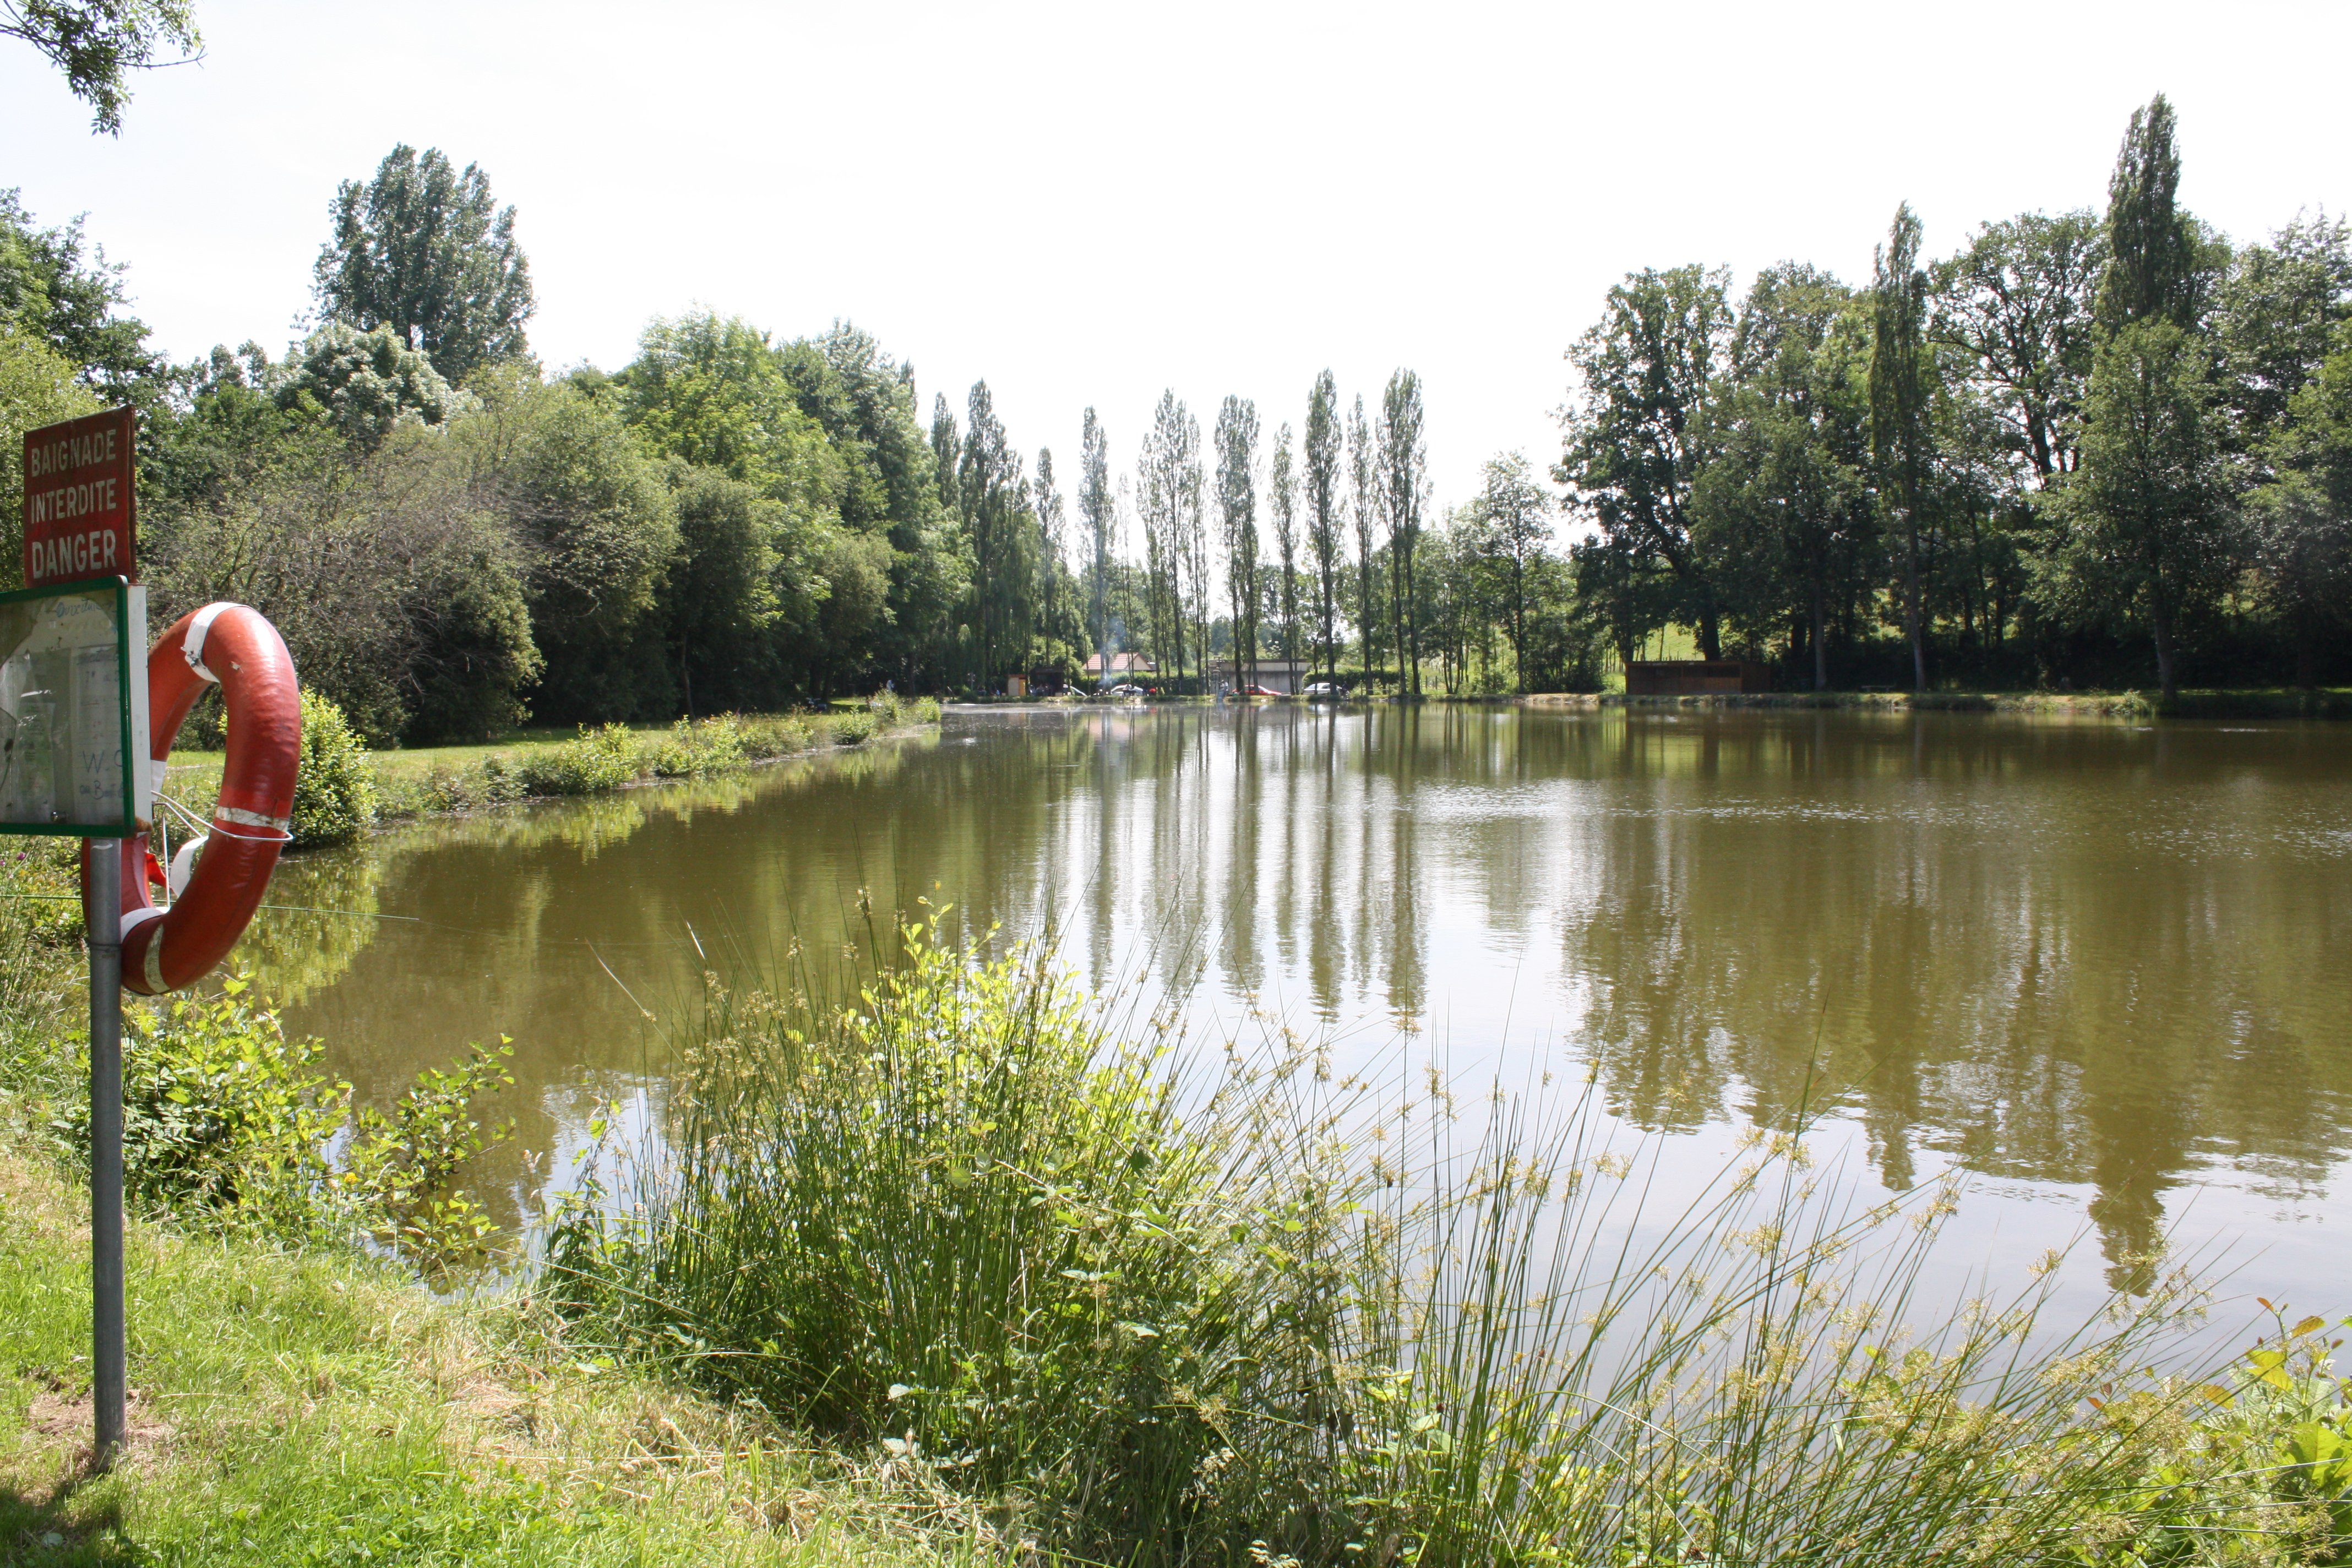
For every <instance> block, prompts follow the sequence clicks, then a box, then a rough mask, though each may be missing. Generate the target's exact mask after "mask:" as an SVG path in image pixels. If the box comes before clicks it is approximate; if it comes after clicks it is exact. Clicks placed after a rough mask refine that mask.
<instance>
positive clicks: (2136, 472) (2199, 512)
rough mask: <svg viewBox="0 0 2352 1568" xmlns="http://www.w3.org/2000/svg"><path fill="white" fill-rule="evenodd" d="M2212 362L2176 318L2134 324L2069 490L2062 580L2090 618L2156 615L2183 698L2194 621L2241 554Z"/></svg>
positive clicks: (2097, 406) (2109, 364) (2165, 679)
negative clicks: (2186, 642)
mask: <svg viewBox="0 0 2352 1568" xmlns="http://www.w3.org/2000/svg"><path fill="white" fill-rule="evenodd" d="M2210 364H2211V362H2210V357H2209V356H2208V354H2207V353H2206V352H2205V348H2204V345H2203V344H2202V343H2201V342H2199V341H2198V340H2197V339H2196V338H2195V337H2193V336H2192V335H2191V334H2189V333H2188V332H2184V331H2181V330H2180V329H2179V327H2177V326H2174V325H2173V324H2172V323H2171V322H2170V321H2165V320H2151V321H2139V322H2135V323H2133V324H2131V325H2128V326H2126V327H2125V328H2123V329H2122V330H2121V331H2118V332H2117V333H2116V336H2115V338H2114V339H2113V340H2112V341H2110V342H2107V343H2106V344H2105V345H2103V346H2102V347H2101V349H2100V351H2099V357H2098V362H2097V366H2096V368H2095V370H2094V371H2093V373H2092V376H2091V394H2090V402H2089V407H2088V409H2087V411H2086V418H2085V421H2084V433H2083V455H2084V471H2083V473H2082V474H2081V475H2080V476H2078V477H2077V478H2076V479H2075V480H2074V482H2073V483H2072V484H2070V485H2069V486H2068V487H2067V489H2066V491H2065V496H2064V503H2063V504H2064V514H2065V516H2066V517H2067V518H2068V520H2069V521H2071V522H2072V523H2073V524H2074V527H2073V529H2072V531H2070V533H2069V535H2068V537H2067V538H2066V540H2065V542H2064V543H2063V546H2062V547H2061V550H2060V551H2059V552H2058V553H2057V556H2056V561H2055V565H2056V567H2057V574H2056V575H2054V576H2053V588H2054V589H2055V590H2056V591H2057V592H2058V593H2060V594H2063V595H2070V596H2071V597H2072V598H2073V600H2074V603H2075V604H2077V605H2081V606H2082V607H2083V609H2084V611H2086V612H2087V613H2088V614H2090V615H2099V614H2102V613H2104V614H2106V615H2116V614H2118V613H2133V612H2137V614H2139V615H2141V616H2145V617H2146V624H2147V626H2149V627H2150V628H2151V629H2152V630H2153V632H2154V635H2155V641H2156V652H2157V663H2158V672H2159V678H2160V679H2161V681H2162V684H2163V689H2164V695H2165V696H2166V697H2167V698H2170V697H2173V696H2176V695H2178V693H2179V678H2178V674H2177V665H2176V658H2177V646H2178V638H2179V636H2180V634H2181V631H2182V629H2183V627H2184V624H2185V623H2188V622H2189V621H2191V620H2192V619H2193V618H2194V617H2196V616H2199V615H2200V613H2201V612H2203V611H2204V610H2205V609H2206V608H2207V607H2208V606H2210V605H2211V604H2212V603H2213V602H2214V601H2215V600H2216V599H2217V598H2218V597H2219V595H2221V592H2222V590H2223V589H2224V588H2225V587H2226V585H2227V584H2228V583H2229V581H2230V578H2231V574H2232V572H2233V570H2234V568H2235V566H2236V564H2237V562H2238V560H2239V558H2240V552H2239V547H2238V546H2239V542H2238V538H2237V535H2236V531H2235V529H2234V527H2233V526H2232V525H2233V522H2234V517H2233V509H2232V506H2231V495H2230V493H2229V489H2228V485H2227V480H2226V478H2225V475H2224V471H2223V468H2222V447H2221V430H2220V428H2219V421H2218V418H2217V415H2218V410H2217V408H2216V405H2215V397H2214V391H2213V385H2212V373H2211V368H2210Z"/></svg>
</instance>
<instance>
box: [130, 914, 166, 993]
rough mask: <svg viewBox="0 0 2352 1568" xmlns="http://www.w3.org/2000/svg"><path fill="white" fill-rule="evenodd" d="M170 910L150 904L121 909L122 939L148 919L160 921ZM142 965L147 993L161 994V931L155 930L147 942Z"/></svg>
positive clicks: (162, 985) (162, 986) (162, 990)
mask: <svg viewBox="0 0 2352 1568" xmlns="http://www.w3.org/2000/svg"><path fill="white" fill-rule="evenodd" d="M170 912H171V911H170V910H159V909H155V908H153V907H152V906H151V907H149V908H146V909H139V910H125V911H123V916H122V935H123V938H124V940H126V941H128V940H129V938H130V936H131V932H132V931H137V930H138V929H139V928H140V927H141V926H143V925H145V924H146V923H147V922H148V921H160V920H162V919H163V917H164V916H165V915H167V914H169V913H170ZM142 968H143V969H144V970H145V971H146V973H147V994H149V995H150V996H161V995H162V994H163V992H164V989H165V987H164V984H163V932H162V931H157V932H156V933H155V935H154V938H153V939H152V941H150V942H148V943H147V961H146V963H144V964H143V965H142Z"/></svg>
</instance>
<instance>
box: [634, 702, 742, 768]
mask: <svg viewBox="0 0 2352 1568" xmlns="http://www.w3.org/2000/svg"><path fill="white" fill-rule="evenodd" d="M750 757H751V748H750V744H749V742H748V741H747V740H746V738H745V736H744V733H743V726H742V725H741V724H740V722H739V721H737V720H736V718H735V716H734V715H733V714H731V713H729V714H722V715H720V716H719V718H716V719H705V720H703V721H701V722H700V723H696V722H694V721H690V720H686V719H680V720H679V721H677V723H675V724H673V725H671V726H670V729H669V733H668V735H667V736H666V737H664V738H663V739H662V740H661V742H658V743H657V744H656V745H655V746H654V748H653V760H652V763H651V767H652V770H653V774H654V776H655V777H656V778H663V779H679V778H692V777H694V776H695V775H697V774H699V773H717V772H719V771H720V770H721V769H724V768H733V767H740V766H741V765H742V764H743V763H745V762H746V761H748V760H749V759H750Z"/></svg>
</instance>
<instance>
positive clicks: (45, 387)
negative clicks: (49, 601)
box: [0, 321, 100, 592]
mask: <svg viewBox="0 0 2352 1568" xmlns="http://www.w3.org/2000/svg"><path fill="white" fill-rule="evenodd" d="M74 370H75V367H74V365H73V363H71V362H70V361H68V359H67V358H66V357H65V356H64V355H63V354H60V353H58V352H57V351H56V350H55V349H53V348H51V347H50V346H49V345H48V344H47V343H45V342H42V341H41V340H40V339H39V338H37V337H36V336H34V335H33V334H32V333H30V332H24V331H17V330H16V328H15V327H13V326H11V325H9V324H7V323H6V322H5V321H0V592H5V591H6V590H9V589H15V588H21V587H23V586H24V584H23V582H22V581H21V580H20V579H21V578H22V576H23V574H24V570H25V564H24V536H23V534H22V532H21V530H22V528H23V526H24V522H23V519H24V515H25V511H24V495H25V476H24V472H23V469H24V462H25V432H26V431H27V430H37V429H39V428H40V427H41V426H44V425H55V424H57V423H58V422H60V421H62V420H67V419H76V418H79V417H80V416H82V415H85V414H94V413H96V412H98V409H99V407H100V404H99V401H98V399H97V398H96V397H95V396H93V395H91V394H90V392H89V389H88V388H86V387H84V386H82V385H81V384H79V382H77V381H76V379H75V377H74Z"/></svg>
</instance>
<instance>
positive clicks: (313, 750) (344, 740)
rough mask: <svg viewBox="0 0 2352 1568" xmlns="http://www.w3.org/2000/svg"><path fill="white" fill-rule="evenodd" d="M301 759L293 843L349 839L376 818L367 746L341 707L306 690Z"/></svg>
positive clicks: (319, 843)
mask: <svg viewBox="0 0 2352 1568" xmlns="http://www.w3.org/2000/svg"><path fill="white" fill-rule="evenodd" d="M301 755H302V761H301V769H300V771H299V773H297V774H296V775H295V780H294V821H293V835H294V847H296V848H299V849H314V848H318V847H320V846H323V845H329V844H348V843H350V842H351V841H352V839H354V838H357V837H359V836H360V835H361V834H362V833H364V832H366V831H367V830H368V828H369V827H370V826H372V825H373V823H374V822H375V775H374V772H373V769H372V768H371V767H370V766H369V765H368V752H367V746H366V744H365V743H364V742H362V741H361V740H360V738H359V737H358V736H357V735H355V734H353V733H352V727H351V725H350V724H349V723H348V722H347V721H345V720H344V718H343V710H341V709H340V708H338V707H336V706H335V705H334V703H332V702H331V701H329V700H327V699H326V698H324V697H321V696H320V695H319V694H318V693H317V692H315V691H311V690H310V689H307V688H306V689H304V690H303V692H302V753H301Z"/></svg>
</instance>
